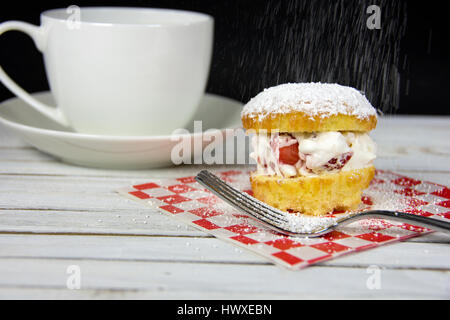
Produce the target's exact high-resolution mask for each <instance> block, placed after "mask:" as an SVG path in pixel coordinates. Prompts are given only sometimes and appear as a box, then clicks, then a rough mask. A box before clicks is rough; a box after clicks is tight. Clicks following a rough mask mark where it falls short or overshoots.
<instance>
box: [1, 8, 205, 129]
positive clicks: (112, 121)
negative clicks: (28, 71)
mask: <svg viewBox="0 0 450 320" xmlns="http://www.w3.org/2000/svg"><path fill="white" fill-rule="evenodd" d="M9 30H18V31H22V32H25V33H26V34H28V35H29V36H30V37H31V38H33V40H34V42H35V44H36V46H37V48H38V49H39V50H40V51H41V52H42V53H43V56H44V62H45V67H46V72H47V77H48V79H49V84H50V88H51V91H52V94H53V96H54V98H55V101H56V103H57V108H54V107H52V106H47V105H45V104H42V103H40V102H39V101H37V100H36V99H34V98H33V97H32V96H30V94H28V93H27V92H25V91H24V90H23V89H22V88H21V87H20V86H18V85H17V84H16V83H15V82H14V81H13V80H11V78H10V77H9V76H8V75H7V74H6V73H5V72H4V71H3V69H2V68H0V80H1V81H2V82H3V84H4V85H5V86H6V87H7V88H9V89H10V90H11V91H12V92H13V93H14V94H16V95H17V96H18V97H20V98H22V99H23V100H25V101H26V102H27V103H28V104H30V105H31V106H32V107H34V108H35V109H36V110H38V111H40V112H42V113H43V114H45V115H47V116H48V117H50V118H52V119H53V120H55V121H57V122H59V123H60V124H63V125H66V126H70V127H72V128H73V129H74V130H75V131H77V132H80V133H91V134H106V135H163V134H169V133H171V132H172V131H173V130H174V129H176V128H181V127H183V126H185V125H186V124H187V122H188V121H189V120H190V119H191V117H192V116H193V114H194V112H195V111H196V109H197V106H198V105H199V102H200V99H201V98H202V96H203V94H204V90H205V86H206V82H207V79H208V73H209V67H210V61H211V53H212V43H213V41H212V39H213V19H212V17H210V16H208V15H206V14H202V13H197V12H189V11H179V10H169V9H147V8H114V7H92V8H81V9H79V8H77V7H70V8H68V9H54V10H49V11H45V12H43V13H42V14H41V26H39V27H37V26H34V25H31V24H28V23H24V22H18V21H8V22H4V23H2V24H0V34H1V33H3V32H5V31H9Z"/></svg>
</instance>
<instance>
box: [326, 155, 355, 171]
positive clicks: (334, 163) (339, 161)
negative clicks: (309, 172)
mask: <svg viewBox="0 0 450 320" xmlns="http://www.w3.org/2000/svg"><path fill="white" fill-rule="evenodd" d="M352 157H353V152H351V151H350V152H346V153H343V154H341V155H340V156H339V157H336V158H333V159H331V160H330V161H328V162H327V163H326V164H325V165H324V166H323V167H324V169H325V170H328V171H331V170H340V169H342V168H343V167H344V166H345V165H346V164H347V162H348V161H349V160H350V159H351V158H352Z"/></svg>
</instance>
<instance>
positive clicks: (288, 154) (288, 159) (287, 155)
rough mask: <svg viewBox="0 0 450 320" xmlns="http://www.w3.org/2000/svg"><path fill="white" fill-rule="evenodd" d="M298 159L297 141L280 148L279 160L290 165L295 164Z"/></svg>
mask: <svg viewBox="0 0 450 320" xmlns="http://www.w3.org/2000/svg"><path fill="white" fill-rule="evenodd" d="M299 160H300V156H299V155H298V141H295V143H293V144H291V145H289V146H286V147H282V148H280V156H279V161H280V162H281V163H284V164H289V165H291V166H293V165H295V164H296V163H297V162H298V161H299Z"/></svg>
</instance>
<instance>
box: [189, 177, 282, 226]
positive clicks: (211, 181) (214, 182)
mask: <svg viewBox="0 0 450 320" xmlns="http://www.w3.org/2000/svg"><path fill="white" fill-rule="evenodd" d="M196 180H197V181H198V182H199V183H201V184H202V185H203V186H205V187H206V188H207V189H208V190H210V191H211V192H213V193H214V194H215V195H217V196H218V197H219V198H222V199H223V200H225V201H227V202H229V203H230V204H232V205H233V206H234V207H235V208H237V209H239V210H241V211H243V212H245V213H247V214H249V215H250V216H253V217H255V218H257V219H259V220H262V221H265V222H266V223H269V224H271V225H275V226H277V227H279V228H281V226H282V225H283V224H286V223H287V220H286V218H285V217H284V213H283V212H282V211H279V210H276V209H273V208H271V207H268V206H267V205H265V204H264V203H263V202H261V201H259V200H257V199H255V198H253V197H251V196H250V195H248V194H247V193H245V192H241V191H239V190H237V189H236V188H234V187H232V186H230V185H228V184H227V183H225V182H224V181H222V180H221V179H220V178H218V177H217V176H215V175H214V174H212V173H210V172H209V171H207V170H202V171H200V172H199V174H198V175H197V177H196Z"/></svg>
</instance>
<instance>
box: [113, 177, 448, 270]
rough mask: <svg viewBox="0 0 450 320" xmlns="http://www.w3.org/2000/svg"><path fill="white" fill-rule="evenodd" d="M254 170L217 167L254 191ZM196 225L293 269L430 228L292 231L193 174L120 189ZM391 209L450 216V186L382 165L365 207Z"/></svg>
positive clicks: (387, 224) (360, 224)
mask: <svg viewBox="0 0 450 320" xmlns="http://www.w3.org/2000/svg"><path fill="white" fill-rule="evenodd" d="M249 172H250V171H238V170H232V171H222V172H216V174H217V175H219V176H220V177H221V178H222V179H224V180H225V181H227V182H229V183H231V184H232V185H234V186H236V187H237V188H238V189H240V190H244V191H246V192H249V193H251V190H250V183H249ZM119 193H121V194H122V195H125V196H127V197H131V198H132V199H135V200H137V201H140V202H142V203H143V204H146V205H151V206H152V207H155V206H156V207H158V208H159V210H161V211H162V212H165V213H166V214H168V215H171V216H173V217H174V218H175V219H179V220H181V221H183V222H185V223H187V224H189V225H191V226H194V227H195V228H197V229H200V230H202V231H205V232H207V233H210V234H212V235H213V236H215V237H217V238H219V239H222V240H227V241H230V242H232V243H234V244H235V245H237V246H240V247H244V248H245V249H248V250H251V251H253V252H255V253H257V254H260V255H262V256H264V257H266V258H268V259H270V260H271V261H273V262H274V263H276V264H280V265H283V266H286V267H288V268H291V269H300V268H303V267H306V266H308V265H311V264H314V263H317V262H320V261H325V260H328V259H332V258H336V257H339V256H341V255H344V254H347V253H350V252H355V251H363V250H367V249H371V248H375V247H377V246H380V245H383V244H386V243H391V242H396V241H400V240H404V239H408V238H411V237H415V236H418V235H421V234H425V233H428V232H431V230H429V229H425V228H421V227H417V226H413V225H410V224H407V223H403V224H402V223H397V222H391V221H387V220H381V219H368V220H361V221H357V222H354V223H352V224H350V225H347V226H345V227H342V228H339V227H338V228H337V229H336V231H333V232H332V233H329V234H327V235H325V236H322V237H320V238H310V239H300V238H294V237H287V236H283V235H280V234H278V233H276V232H273V231H271V230H268V229H267V228H265V227H263V226H261V225H258V224H257V223H256V222H255V221H253V220H251V219H249V218H248V217H247V216H244V215H242V214H240V213H239V212H238V211H237V210H235V209H233V208H232V207H230V206H229V205H228V204H226V203H225V202H223V201H222V200H220V199H219V198H217V197H216V196H214V195H213V194H211V193H210V192H209V191H208V190H206V189H205V188H204V187H202V186H201V185H200V184H198V183H197V182H196V181H195V180H194V177H180V178H177V179H153V180H151V181H149V182H148V183H145V184H140V185H135V186H133V187H131V188H128V189H124V190H119ZM370 208H373V209H386V210H398V211H403V212H409V213H412V214H417V215H422V216H427V217H433V218H435V219H441V220H447V221H448V220H449V219H450V209H449V208H450V189H449V188H447V187H445V186H442V185H438V184H435V183H430V182H425V181H419V180H415V179H411V178H408V177H405V176H401V175H398V174H395V173H392V172H386V171H381V170H378V171H377V173H376V176H375V178H374V180H373V182H372V184H371V186H370V187H369V188H368V189H367V190H366V191H365V192H364V196H363V204H362V205H361V207H360V210H367V209H370Z"/></svg>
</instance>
